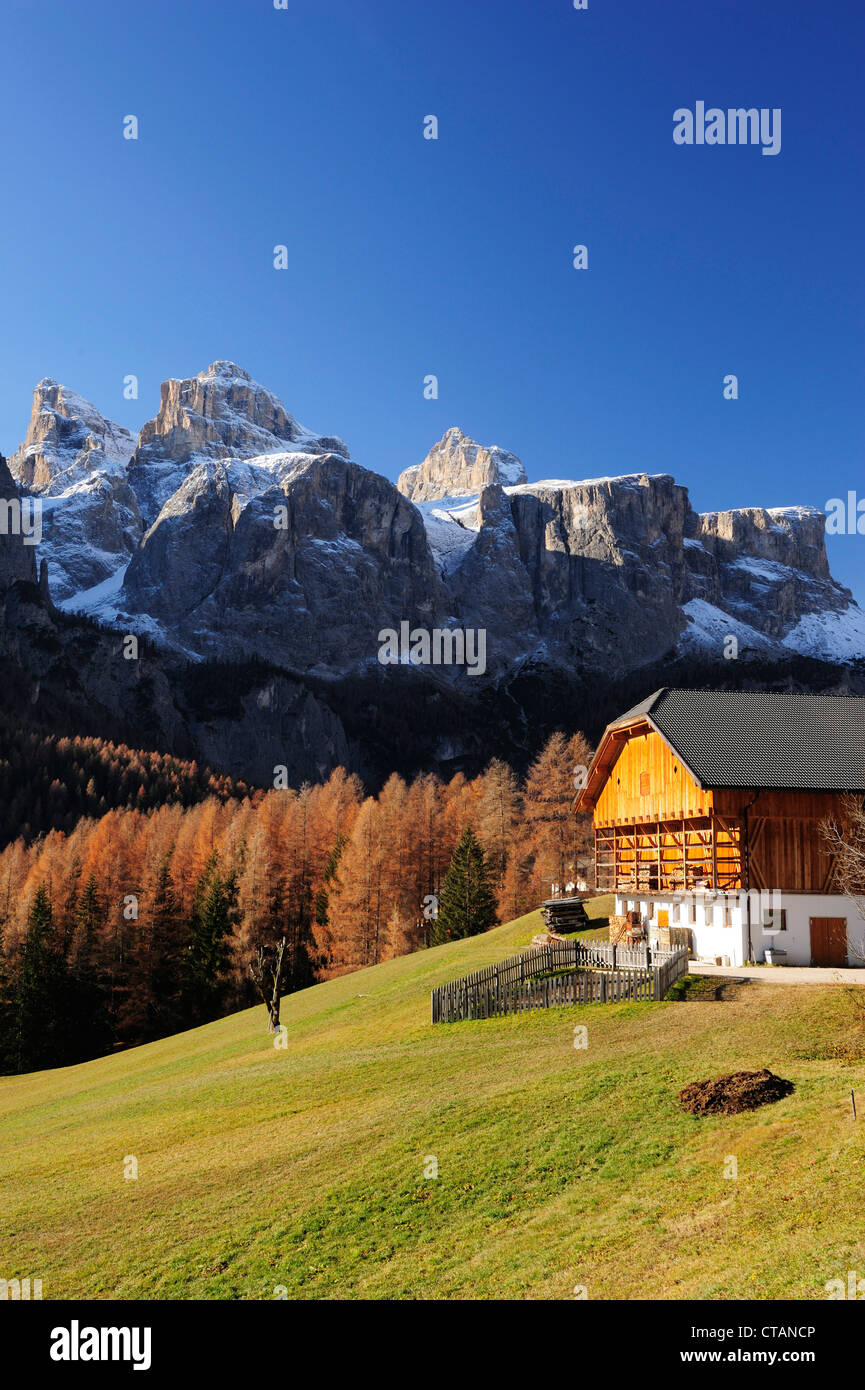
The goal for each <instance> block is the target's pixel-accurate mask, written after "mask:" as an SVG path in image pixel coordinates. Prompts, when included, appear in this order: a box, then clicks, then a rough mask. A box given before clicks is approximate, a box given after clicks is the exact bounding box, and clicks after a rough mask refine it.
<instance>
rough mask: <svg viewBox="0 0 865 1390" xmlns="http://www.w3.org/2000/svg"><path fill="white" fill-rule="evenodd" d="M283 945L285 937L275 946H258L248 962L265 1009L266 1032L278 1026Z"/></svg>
mask: <svg viewBox="0 0 865 1390" xmlns="http://www.w3.org/2000/svg"><path fill="white" fill-rule="evenodd" d="M285 946H286V942H285V937H283V938H282V940H281V941H280V942H279V943H278V944H277V945H276V946H259V948H258V955H257V956H256V958H255V959H254V960H251V961H250V962H249V973H250V975H251V976H252V978H253V981H254V983H255V987H256V989H257V990H258V992H259V994H260V995H261V998H262V1000H263V1002H264V1007H265V1008H266V1009H267V1016H268V1025H267V1031H268V1033H275V1032H276V1031H277V1029H278V1028H279V997H280V993H281V991H282V983H283V980H282V972H283V962H284V960H285Z"/></svg>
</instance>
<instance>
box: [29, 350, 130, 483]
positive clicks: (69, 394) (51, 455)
mask: <svg viewBox="0 0 865 1390" xmlns="http://www.w3.org/2000/svg"><path fill="white" fill-rule="evenodd" d="M134 449H135V440H134V439H133V438H132V435H131V434H130V433H129V431H128V430H126V429H124V428H123V426H122V425H116V424H115V423H114V422H113V420H107V419H106V418H105V416H104V415H100V413H99V411H98V410H97V409H96V407H95V406H93V405H91V404H90V402H89V401H86V400H84V398H83V396H79V395H78V394H77V393H76V392H75V391H70V390H69V388H68V387H66V386H60V385H59V384H58V383H57V382H56V381H54V380H53V379H52V378H51V377H45V379H44V380H43V381H40V382H39V385H38V386H37V387H36V389H35V391H34V392H33V409H32V411H31V414H30V424H29V426H28V428H27V434H26V436H25V438H24V442H23V444H21V445H20V447H19V448H18V449H16V451H15V453H14V454H13V455H12V458H11V459H10V461H9V465H10V468H11V471H12V475H13V477H14V478H16V479H17V481H18V482H19V483H20V485H21V486H22V487H23V488H26V490H27V491H28V492H39V493H45V494H58V493H60V492H62V491H64V490H65V489H66V488H68V487H70V486H71V485H73V484H76V483H80V482H82V481H83V480H86V479H87V478H88V477H90V476H91V475H92V474H94V473H98V472H108V473H121V474H122V473H125V471H126V468H127V466H128V464H129V460H130V459H131V458H132V454H133V451H134Z"/></svg>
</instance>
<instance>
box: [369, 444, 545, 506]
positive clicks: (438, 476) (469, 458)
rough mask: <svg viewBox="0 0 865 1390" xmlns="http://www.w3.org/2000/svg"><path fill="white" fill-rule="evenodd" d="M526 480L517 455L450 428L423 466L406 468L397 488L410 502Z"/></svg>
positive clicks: (461, 494)
mask: <svg viewBox="0 0 865 1390" xmlns="http://www.w3.org/2000/svg"><path fill="white" fill-rule="evenodd" d="M525 481H526V470H525V469H524V468H523V465H522V463H521V462H520V460H519V459H518V458H517V456H516V454H509V453H508V452H507V450H506V449H500V448H499V447H498V445H496V444H491V445H490V446H489V447H488V448H485V447H484V445H483V444H476V443H475V441H474V440H473V439H469V437H468V435H465V434H463V432H462V430H461V429H458V428H456V427H454V428H453V429H449V430H448V431H447V433H446V434H445V435H443V437H442V438H441V439H440V440H439V442H438V444H434V445H433V447H432V448H431V449H430V451H429V453H428V454H427V456H426V458H425V459H424V461H423V463H418V464H415V465H413V467H411V468H406V469H405V470H404V471H403V472H402V473H400V475H399V478H398V479H397V484H396V485H397V487H398V489H399V491H400V492H402V493H405V495H406V497H408V498H409V500H410V501H411V502H429V501H432V500H433V499H435V498H438V497H470V496H471V495H472V494H473V493H479V492H480V491H481V490H482V489H483V488H485V487H488V486H489V485H490V484H493V483H501V484H503V485H505V484H508V485H511V486H514V485H516V484H518V483H524V482H525Z"/></svg>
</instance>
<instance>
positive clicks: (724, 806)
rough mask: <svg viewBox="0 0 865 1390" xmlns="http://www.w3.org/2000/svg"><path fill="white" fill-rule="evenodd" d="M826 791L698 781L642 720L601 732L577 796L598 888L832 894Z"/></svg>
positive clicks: (831, 799)
mask: <svg viewBox="0 0 865 1390" xmlns="http://www.w3.org/2000/svg"><path fill="white" fill-rule="evenodd" d="M841 800H842V798H841V796H840V794H837V793H832V792H803V791H777V790H768V789H767V790H756V791H755V790H750V789H748V790H742V791H730V790H723V789H712V788H708V787H701V786H700V785H699V784H698V783H697V781H696V779H695V778H694V777H693V775H692V774H691V772H690V771H689V769H688V768H687V767H685V765H684V764H683V763H682V761H681V759H680V758H679V757H678V755H677V754H676V752H675V750H674V749H673V748H672V747H671V746H670V745H669V744H668V743H667V742H666V740H665V739H664V738H663V737H662V736H661V734H659V733H658V732H657V730H656V729H654V728H652V727H651V725H650V724H649V723H648V721H647V720H645V719H644V720H638V721H635V723H634V724H633V725H630V726H626V727H624V728H622V727H614V728H612V729H610V730H608V732H607V734H606V735H605V737H604V740H603V741H602V743H601V747H600V748H599V749H598V754H597V756H596V758H595V760H594V762H593V764H592V768H591V770H590V775H589V781H588V784H587V786H586V788H585V790H584V791H583V792H582V793H581V795H580V797H579V798H578V804H579V809H586V808H587V807H590V808H591V809H592V810H593V817H594V832H595V872H596V884H597V887H598V889H599V890H600V891H602V892H618V893H622V894H626V895H627V894H631V895H636V894H640V893H642V894H663V893H667V892H690V891H693V890H695V889H698V888H705V889H713V890H715V891H719V892H727V893H733V892H738V891H740V890H742V889H744V890H746V891H749V890H752V889H759V890H768V891H770V892H771V891H774V890H780V891H782V892H788V893H832V892H833V891H837V889H835V888H834V887H833V869H834V866H833V864H832V862H831V859H830V857H829V856H828V855H827V854H826V852H825V850H824V848H823V843H822V840H821V836H820V830H819V826H820V822H821V821H822V820H823V819H825V817H827V816H828V815H831V814H833V813H837V812H838V811H839V810H840V807H841Z"/></svg>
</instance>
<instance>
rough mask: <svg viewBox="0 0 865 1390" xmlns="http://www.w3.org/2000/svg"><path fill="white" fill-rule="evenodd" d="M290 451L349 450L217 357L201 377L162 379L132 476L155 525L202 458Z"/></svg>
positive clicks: (341, 452) (342, 453)
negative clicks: (304, 422)
mask: <svg viewBox="0 0 865 1390" xmlns="http://www.w3.org/2000/svg"><path fill="white" fill-rule="evenodd" d="M290 451H296V452H298V453H310V454H320V453H335V454H339V455H340V456H341V457H343V458H348V456H349V451H348V447H347V446H346V445H345V444H344V443H343V441H342V440H341V439H338V438H337V437H336V436H334V435H316V434H314V433H313V432H312V431H311V430H308V429H306V428H305V427H304V426H303V425H301V424H300V423H299V422H298V421H297V420H296V419H295V418H294V416H293V415H290V414H289V412H288V411H287V410H286V409H285V406H284V405H283V404H282V402H281V401H280V400H279V398H278V397H277V396H275V395H274V394H273V392H272V391H268V390H267V388H266V387H264V386H261V385H260V384H259V383H258V382H257V381H254V380H253V378H252V377H251V376H250V375H249V373H248V372H246V371H244V370H243V368H242V367H238V365H237V364H236V363H235V362H228V361H223V360H220V361H217V362H212V363H211V365H210V366H209V367H208V368H207V370H206V371H203V372H199V373H198V375H197V376H194V377H182V378H177V377H172V378H170V379H169V380H168V381H164V382H163V383H162V388H161V400H160V406H159V412H158V414H157V415H156V416H155V417H154V418H153V419H152V420H148V421H147V423H146V424H145V425H144V427H143V428H142V430H141V434H140V435H139V439H138V447H137V449H136V450H135V454H134V456H133V459H132V464H131V469H130V481H131V482H132V484H133V487H134V488H135V490H136V493H137V494H138V497H139V501H140V503H141V507H142V512H143V514H144V515H145V517H146V520H147V523H148V524H151V523H152V522H153V521H154V520H155V518H156V516H157V515H158V513H159V510H160V508H161V507H162V505H163V504H164V503H165V502H166V501H167V500H168V498H169V497H170V496H171V494H172V493H173V492H174V491H176V489H177V488H178V487H179V486H180V484H181V482H182V481H183V476H184V474H185V472H186V471H188V470H189V468H190V467H195V465H196V464H197V463H200V462H202V461H203V460H205V459H217V458H256V457H258V456H259V455H263V454H274V453H285V452H290ZM178 466H181V467H180V468H179V467H178Z"/></svg>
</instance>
